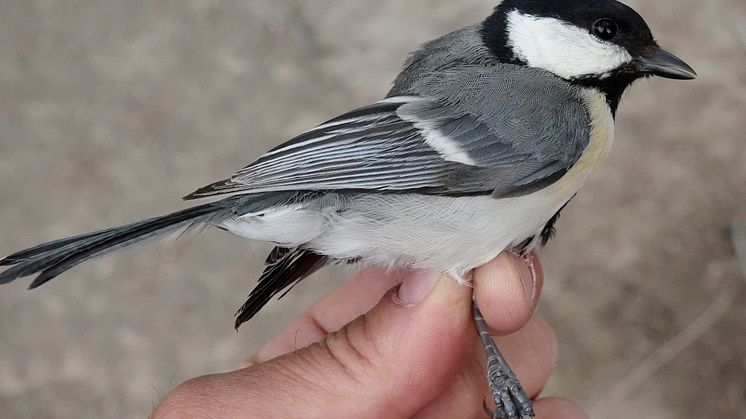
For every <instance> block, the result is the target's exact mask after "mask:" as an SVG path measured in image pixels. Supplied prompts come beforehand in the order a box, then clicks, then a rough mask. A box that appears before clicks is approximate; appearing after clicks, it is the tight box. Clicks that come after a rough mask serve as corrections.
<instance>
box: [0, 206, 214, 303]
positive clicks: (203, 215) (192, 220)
mask: <svg viewBox="0 0 746 419" xmlns="http://www.w3.org/2000/svg"><path fill="white" fill-rule="evenodd" d="M221 209H222V208H221V207H219V206H216V205H214V204H206V205H201V206H197V207H193V208H188V209H185V210H183V211H179V212H175V213H173V214H169V215H165V216H162V217H156V218H151V219H148V220H144V221H139V222H136V223H132V224H128V225H125V226H121V227H116V228H110V229H106V230H101V231H97V232H93V233H88V234H84V235H80V236H76V237H71V238H67V239H62V240H56V241H53V242H49V243H44V244H41V245H39V246H36V247H33V248H30V249H27V250H23V251H20V252H17V253H15V254H13V255H11V256H8V257H7V258H5V259H3V260H2V261H0V265H2V266H12V267H11V268H9V269H7V270H6V271H4V272H2V273H0V284H7V283H10V282H13V281H15V280H16V279H18V278H22V277H26V276H30V275H34V274H37V273H40V274H39V276H38V277H37V278H36V279H35V280H34V281H33V282H32V284H31V286H30V288H31V289H33V288H37V287H39V286H41V285H43V284H45V283H47V282H49V281H50V280H52V279H54V278H55V277H57V276H59V275H60V274H62V273H64V272H65V271H67V270H69V269H71V268H73V267H75V266H77V265H79V264H81V263H83V262H85V261H87V260H90V259H93V258H96V257H99V256H103V255H105V254H107V253H110V252H112V251H115V250H118V249H122V248H125V247H129V246H132V245H134V244H136V243H139V242H142V241H144V240H148V239H152V238H156V237H160V236H163V235H166V234H169V233H171V232H174V231H177V230H179V229H182V228H186V227H190V226H192V225H194V224H198V223H200V222H207V221H213V220H214V219H215V216H216V213H218V212H221Z"/></svg>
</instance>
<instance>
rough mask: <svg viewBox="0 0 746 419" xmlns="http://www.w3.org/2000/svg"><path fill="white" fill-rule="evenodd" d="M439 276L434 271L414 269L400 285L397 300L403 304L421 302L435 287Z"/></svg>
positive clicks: (408, 304)
mask: <svg viewBox="0 0 746 419" xmlns="http://www.w3.org/2000/svg"><path fill="white" fill-rule="evenodd" d="M438 277H439V276H438V274H437V273H435V272H433V271H414V272H412V273H410V274H408V275H407V277H406V278H405V279H404V282H402V284H401V286H400V287H399V293H398V294H397V302H398V303H399V304H401V305H403V306H414V305H416V304H419V303H421V302H422V301H424V300H425V298H426V297H427V296H428V295H430V293H431V292H432V291H433V289H434V288H435V284H437V283H438Z"/></svg>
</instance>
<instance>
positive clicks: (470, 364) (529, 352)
mask: <svg viewBox="0 0 746 419" xmlns="http://www.w3.org/2000/svg"><path fill="white" fill-rule="evenodd" d="M496 343H497V344H498V346H499V347H500V349H501V352H502V353H503V355H505V357H506V359H507V360H508V362H509V363H510V365H511V367H512V369H513V370H514V371H515V373H516V375H517V376H518V378H519V379H520V380H521V384H522V385H523V387H524V390H525V391H526V394H528V395H529V397H531V398H535V397H536V396H538V395H539V394H540V393H541V391H542V390H543V389H544V387H545V386H546V383H547V381H548V380H549V377H550V375H551V374H552V372H553V371H554V366H555V363H556V361H557V339H556V336H555V334H554V332H553V330H552V328H551V327H550V326H549V324H547V323H546V321H544V320H543V319H542V318H541V317H539V316H538V315H537V316H535V317H534V318H533V319H532V320H531V321H529V323H528V324H527V325H526V326H525V327H524V328H523V329H521V330H520V331H518V332H516V333H514V334H512V335H510V336H505V337H501V338H497V339H496ZM486 362H487V360H486V358H485V354H484V349H482V345H481V344H480V343H478V342H477V339H476V338H475V339H474V342H473V350H472V353H471V354H470V356H469V359H468V361H467V363H466V364H465V366H464V369H463V370H462V371H461V372H460V373H459V374H457V376H456V377H454V380H453V382H452V383H451V384H450V385H449V386H448V387H446V388H445V389H444V391H443V392H442V393H441V394H440V395H439V396H438V398H437V399H436V400H435V401H433V403H431V404H430V405H428V406H427V407H426V408H424V409H423V410H421V411H420V412H418V414H417V416H416V418H422V419H431V418H436V419H438V418H443V419H448V418H455V417H481V415H482V413H483V412H484V410H483V408H482V403H483V401H485V400H488V401H489V400H491V398H490V397H491V396H490V392H489V389H488V388H487V365H486Z"/></svg>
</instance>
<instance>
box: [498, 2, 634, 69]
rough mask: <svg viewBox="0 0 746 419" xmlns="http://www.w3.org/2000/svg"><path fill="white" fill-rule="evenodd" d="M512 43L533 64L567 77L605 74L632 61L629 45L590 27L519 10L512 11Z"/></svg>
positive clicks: (523, 57) (510, 39)
mask: <svg viewBox="0 0 746 419" xmlns="http://www.w3.org/2000/svg"><path fill="white" fill-rule="evenodd" d="M508 45H509V46H510V47H511V48H512V49H513V53H514V54H515V55H516V57H517V58H519V59H521V60H522V61H524V62H525V63H527V64H528V65H529V66H531V67H536V68H541V69H544V70H547V71H550V72H552V73H554V74H556V75H558V76H560V77H562V78H564V79H572V78H578V77H581V76H588V75H596V76H605V75H607V74H608V73H609V72H610V71H612V70H614V69H616V68H619V67H620V66H621V65H623V64H625V63H628V62H630V61H632V56H631V55H630V53H629V52H628V51H627V50H626V49H624V48H623V47H621V46H619V45H616V44H613V43H611V42H606V41H603V40H601V39H599V38H598V37H596V36H594V35H593V34H591V33H590V31H589V30H588V29H585V28H580V27H577V26H574V25H571V24H569V23H566V22H563V21H561V20H559V19H555V18H549V17H536V16H532V15H527V14H523V13H521V12H519V11H517V10H514V11H512V12H510V13H508Z"/></svg>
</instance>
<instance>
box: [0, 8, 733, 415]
mask: <svg viewBox="0 0 746 419" xmlns="http://www.w3.org/2000/svg"><path fill="white" fill-rule="evenodd" d="M494 3H495V1H494V0H461V1H459V2H454V1H445V0H407V1H401V0H378V1H376V2H372V1H364V0H355V1H353V0H347V1H333V0H314V1H301V0H243V1H231V0H225V1H218V0H179V1H175V0H160V1H156V2H154V1H149V0H128V1H122V0H119V1H117V0H96V1H94V0H65V1H60V0H0V98H2V100H0V208H1V211H0V253H2V254H7V253H10V252H12V251H15V250H18V249H20V248H22V247H26V246H28V245H33V244H36V243H38V242H41V241H45V240H49V239H54V238H59V237H62V236H67V235H71V234H75V233H81V232H85V231H89V230H92V229H96V228H100V227H106V226H109V225H112V224H120V223H123V222H128V221H131V220H134V219H138V218H142V217H146V216H152V215H158V214H161V213H164V212H166V211H171V210H176V209H179V208H182V205H183V204H182V203H181V202H180V197H181V196H182V195H184V194H185V193H188V192H191V191H193V190H194V189H195V188H196V187H200V186H203V185H205V184H207V183H210V182H211V181H214V180H218V179H221V178H224V177H226V176H228V175H230V174H232V173H233V172H234V171H235V170H236V169H238V168H240V167H243V166H244V165H245V164H247V163H249V162H250V161H252V160H253V159H255V158H256V157H258V156H259V154H260V153H261V152H263V151H264V150H266V149H268V148H270V147H272V146H274V145H276V144H278V143H280V142H282V141H284V140H286V139H288V138H289V137H291V136H293V135H295V134H298V133H300V132H302V131H303V130H305V129H308V128H311V127H312V126H314V125H315V124H317V123H320V122H322V121H324V120H326V119H329V118H331V117H334V116H336V115H338V114H340V113H341V112H344V111H346V110H349V109H351V108H353V107H357V106H360V105H365V104H368V103H370V102H372V101H375V100H377V99H380V98H381V97H382V96H383V95H384V94H385V93H386V92H387V90H388V88H389V86H390V82H391V81H392V80H393V78H394V76H395V74H396V73H397V72H398V70H399V68H400V66H401V63H402V61H403V60H404V58H405V57H406V56H407V54H408V53H409V52H410V51H412V50H414V49H415V48H416V47H417V46H418V45H419V44H420V43H422V42H424V41H427V40H429V39H431V38H434V37H436V36H438V35H441V34H444V33H446V32H449V31H451V30H455V29H457V28H459V27H461V26H463V25H466V24H471V23H474V22H477V21H479V20H481V19H482V18H483V17H485V16H486V15H487V14H489V12H490V11H491V9H492V7H494V6H495V4H494ZM628 3H629V4H630V5H631V6H633V7H635V8H636V9H637V10H638V11H639V12H640V13H641V14H642V15H643V16H644V17H645V18H646V19H647V21H648V23H649V24H650V25H651V27H652V28H653V30H654V32H655V33H656V34H657V37H658V38H659V41H660V43H661V44H662V45H663V46H664V47H665V48H666V49H669V50H671V51H673V52H675V53H676V54H677V55H679V56H681V57H682V58H684V59H685V60H686V61H688V62H689V63H690V64H691V65H692V66H693V67H694V68H695V69H697V70H698V72H699V74H700V78H699V80H697V81H696V82H687V83H681V82H671V81H665V80H660V79H656V80H649V81H643V82H640V83H639V84H638V85H636V86H635V88H634V89H632V90H631V92H629V93H628V94H627V96H626V98H625V101H624V103H623V104H622V107H621V110H620V112H619V115H618V120H619V123H618V126H617V143H616V146H615V150H614V153H613V154H612V156H611V159H610V161H609V162H608V164H607V165H606V166H605V167H604V168H603V170H601V171H600V172H599V173H598V174H597V175H596V176H595V177H594V178H593V179H592V181H591V182H590V184H589V185H588V187H587V188H586V189H584V190H583V191H582V193H581V194H580V195H579V196H578V198H577V200H576V201H574V203H573V204H572V205H571V206H570V208H569V209H568V210H567V211H565V213H564V215H563V218H562V220H561V222H560V224H559V236H558V239H557V240H555V241H554V242H553V243H552V244H551V245H550V247H549V248H548V249H547V250H546V251H545V252H544V257H543V258H544V262H545V267H546V276H547V278H546V291H545V294H544V297H543V303H542V307H541V311H542V312H543V314H544V315H545V316H546V317H547V318H548V319H549V321H550V322H551V323H552V324H553V325H554V326H555V327H556V329H557V332H558V335H559V339H560V344H561V356H560V359H559V364H558V369H557V374H556V376H555V378H554V379H553V381H552V384H551V386H550V388H549V389H548V393H552V394H560V395H564V396H568V397H572V398H575V399H577V400H579V401H580V402H581V403H582V404H583V405H584V406H585V407H586V408H587V409H589V410H592V411H593V417H594V418H631V417H641V418H658V419H666V418H682V417H720V418H744V417H746V393H745V390H744V389H745V388H746V293H745V292H744V286H743V285H746V283H744V281H743V279H744V278H743V274H742V273H741V272H740V271H739V268H738V264H737V262H736V259H735V257H734V256H733V249H732V246H731V245H730V243H729V241H728V236H729V231H728V230H729V226H730V223H731V221H732V220H733V218H734V217H737V216H739V214H741V216H744V215H745V214H746V212H743V211H744V210H743V207H744V206H746V200H745V199H744V196H746V195H745V194H746V2H744V1H743V0H711V1H706V2H703V1H695V0H657V1H655V2H649V1H642V0H634V1H629V2H628ZM268 250H269V247H268V246H266V245H263V244H258V243H251V242H247V241H245V240H242V239H239V238H235V237H232V236H231V235H228V234H224V233H222V232H219V231H206V232H205V233H204V234H201V235H200V236H199V237H190V238H185V239H182V240H178V241H174V240H167V241H166V242H165V243H162V244H160V245H154V246H148V247H141V248H137V249H135V250H133V251H130V252H127V253H124V254H119V255H118V256H116V257H111V258H106V259H104V260H100V261H98V262H96V263H93V264H88V265H85V266H84V267H81V268H78V269H75V270H74V271H73V272H70V273H68V274H67V275H66V276H65V277H63V278H60V279H59V280H56V281H54V282H53V283H51V284H49V285H47V286H45V287H44V288H42V289H40V290H38V291H36V292H33V293H32V292H26V291H25V288H26V286H28V281H19V282H18V283H15V284H12V285H9V286H5V287H3V288H2V290H0V291H1V292H0V416H1V417H3V418H6V417H7V418H35V419H36V418H87V417H90V418H92V417H96V418H142V417H145V416H147V415H148V414H149V413H150V411H151V409H152V407H153V405H154V404H155V403H156V402H157V401H158V400H159V398H160V397H162V396H163V395H164V394H165V393H166V392H168V390H169V389H170V388H172V387H173V386H174V385H176V384H178V383H179V382H181V381H183V380H185V379H187V378H190V377H193V376H196V375H200V374H205V373H210V372H217V371H226V370H230V369H233V368H235V367H236V366H237V365H238V363H239V362H240V361H241V360H242V359H243V358H245V357H246V356H248V355H249V354H251V353H253V352H254V351H255V350H256V349H257V348H258V347H259V346H260V345H261V344H262V342H264V341H266V340H267V339H268V338H270V337H271V336H273V335H274V334H275V333H277V332H278V331H279V330H281V329H282V328H283V327H284V325H286V324H287V323H288V322H289V321H290V320H291V319H292V318H293V317H294V316H296V315H298V314H299V313H300V312H302V311H303V310H304V309H305V308H306V307H308V306H309V305H310V304H311V303H312V302H313V301H315V300H316V299H318V298H319V297H320V296H322V295H324V294H325V293H326V292H328V291H329V290H331V289H333V288H334V287H335V285H337V284H339V283H340V281H341V280H342V278H343V277H345V276H348V275H349V274H350V273H349V272H344V271H342V270H326V271H324V272H322V273H321V274H319V275H317V276H316V277H315V278H314V279H312V280H309V281H305V282H304V283H303V284H301V285H300V286H299V287H298V288H297V289H296V290H295V291H294V292H293V293H291V294H290V295H289V296H288V297H287V298H286V299H285V300H284V301H282V302H281V303H272V304H271V305H270V306H269V307H268V308H267V309H265V310H264V311H263V312H262V313H261V314H260V315H259V317H258V318H256V319H255V320H254V321H253V322H252V323H250V324H249V325H247V326H246V327H244V328H243V329H242V330H241V331H240V333H238V334H237V333H236V332H235V331H234V330H233V328H232V325H233V321H232V315H233V313H234V311H235V310H236V309H237V308H238V307H239V306H240V305H241V304H242V303H243V301H244V296H245V295H247V294H248V292H249V291H250V290H251V288H252V287H253V286H254V283H255V280H256V278H257V277H258V275H259V273H260V270H261V262H262V260H263V259H264V256H265V254H266V253H267V252H268ZM682 333H683V334H682Z"/></svg>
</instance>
